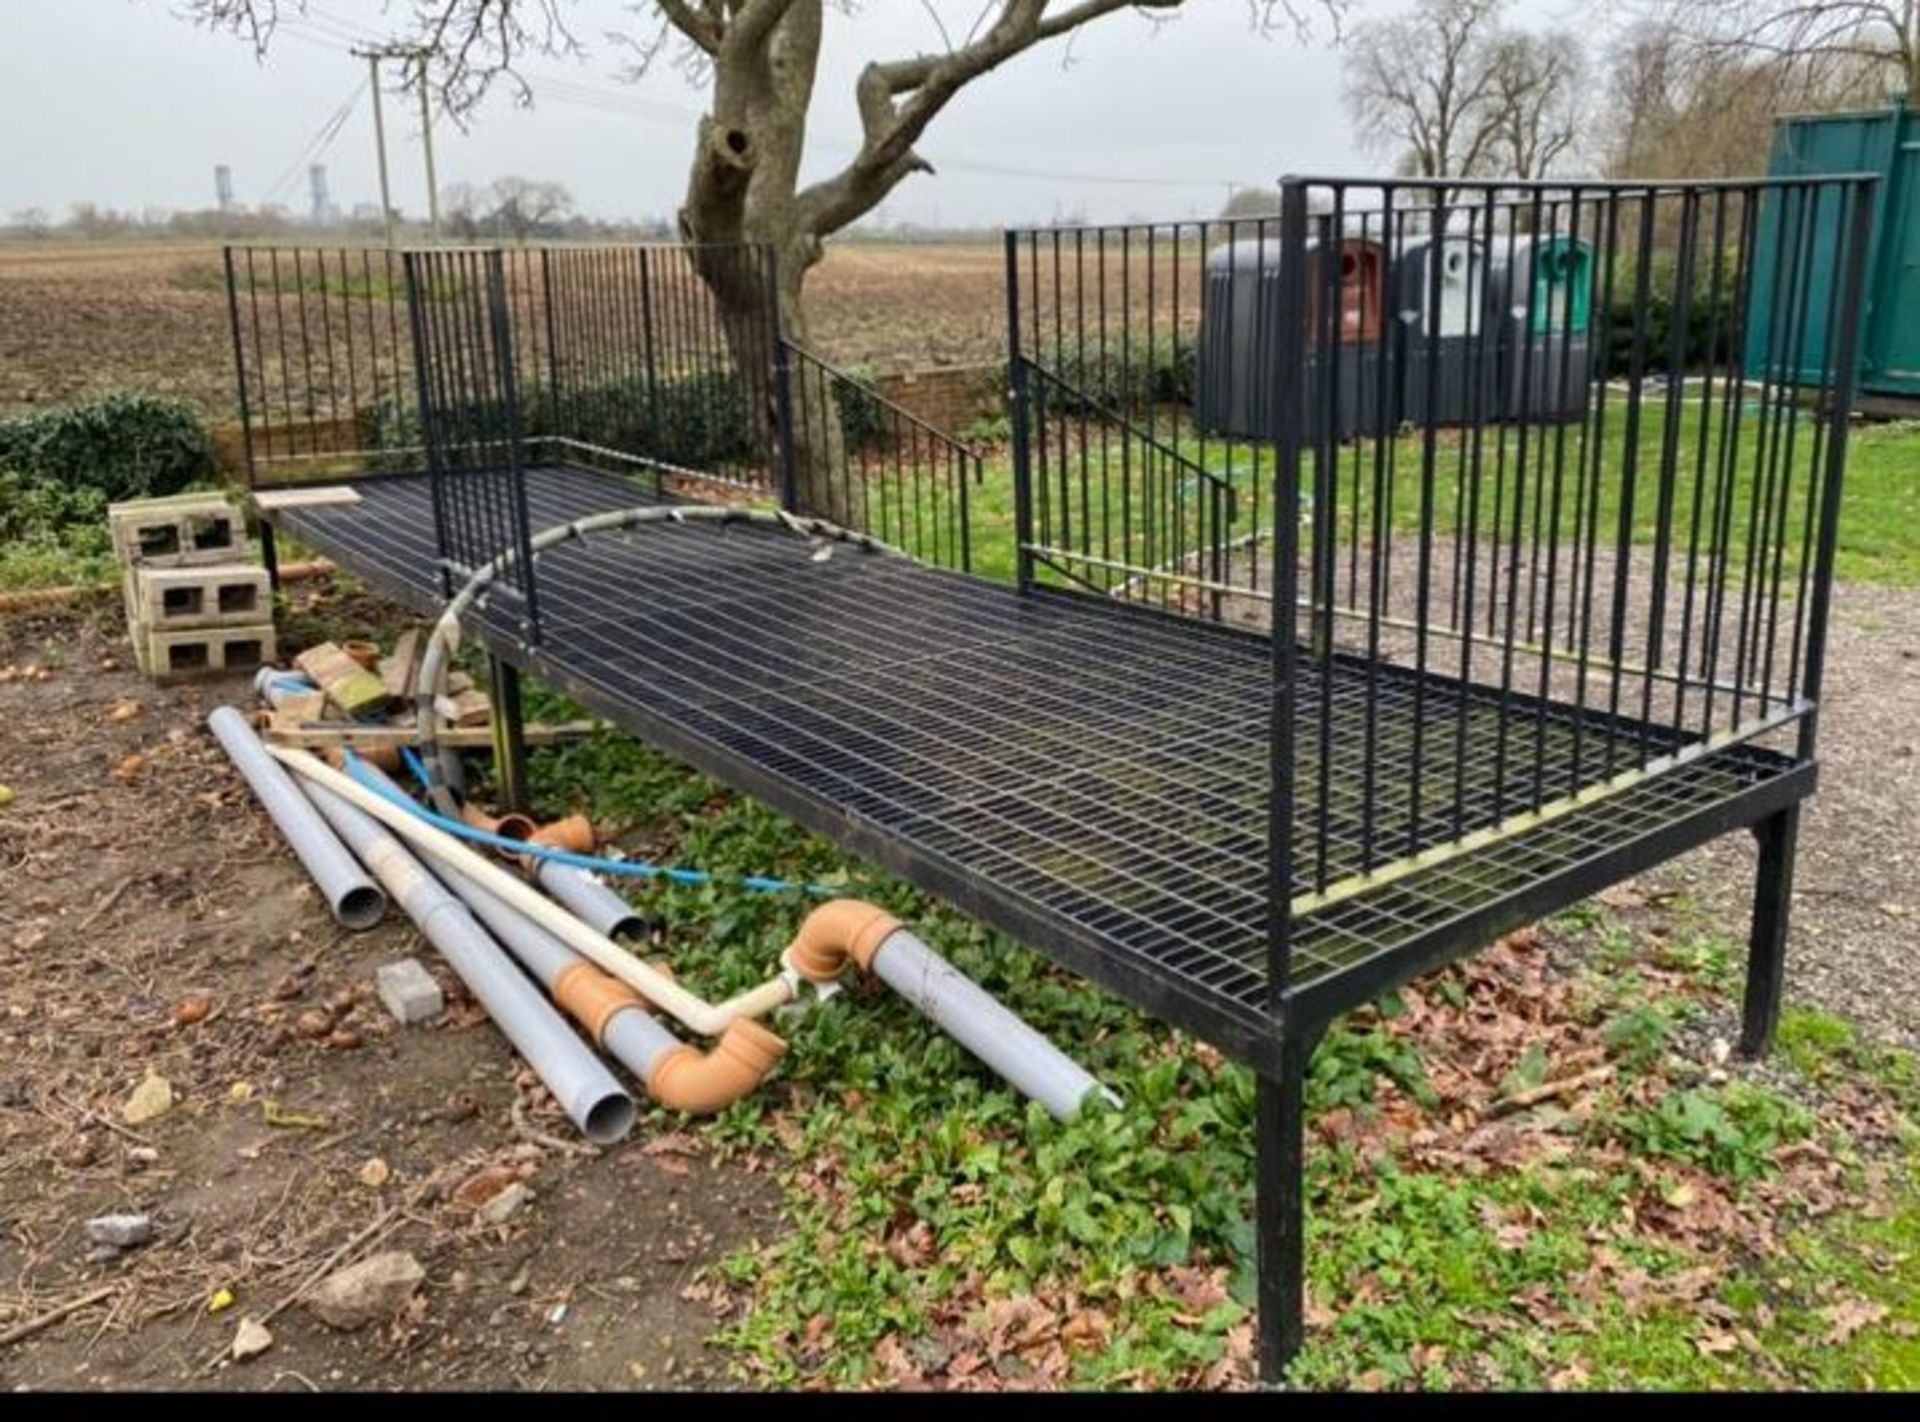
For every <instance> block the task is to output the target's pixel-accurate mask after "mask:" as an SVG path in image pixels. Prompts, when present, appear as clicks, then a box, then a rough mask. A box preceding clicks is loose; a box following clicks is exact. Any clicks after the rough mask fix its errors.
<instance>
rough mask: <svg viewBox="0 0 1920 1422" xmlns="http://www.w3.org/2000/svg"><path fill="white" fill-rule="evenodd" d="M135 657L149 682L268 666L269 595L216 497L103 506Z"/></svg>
mask: <svg viewBox="0 0 1920 1422" xmlns="http://www.w3.org/2000/svg"><path fill="white" fill-rule="evenodd" d="M107 523H108V526H109V528H110V529H111V531H112V534H113V551H114V556H115V558H116V559H117V560H118V561H119V564H120V573H121V586H122V588H123V589H124V591H125V593H126V602H127V635H128V637H129V638H130V639H131V640H132V642H133V655H134V660H135V661H136V662H137V663H138V664H139V666H140V670H141V671H142V672H143V673H144V674H145V675H146V676H148V677H150V678H152V679H153V680H155V681H176V680H179V679H182V678H185V677H191V676H199V675H205V674H209V673H218V672H225V671H240V670H246V669H248V668H251V667H256V666H259V665H261V664H262V663H263V662H270V661H272V660H273V656H274V639H273V597H272V592H271V589H270V588H269V586H268V583H267V572H266V569H264V568H262V567H260V566H258V565H257V564H255V563H253V562H251V561H249V560H248V547H247V532H246V525H245V524H244V523H243V522H242V521H241V517H240V513H239V511H238V510H237V509H235V508H234V507H233V506H232V505H231V504H229V503H228V502H227V499H226V496H225V495H223V494H219V493H198V494H175V495H173V496H172V497H170V498H164V499H138V500H135V501H133V502H130V503H123V504H111V505H109V506H108V508H107Z"/></svg>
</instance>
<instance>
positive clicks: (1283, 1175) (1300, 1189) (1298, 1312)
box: [1253, 1038, 1314, 1385]
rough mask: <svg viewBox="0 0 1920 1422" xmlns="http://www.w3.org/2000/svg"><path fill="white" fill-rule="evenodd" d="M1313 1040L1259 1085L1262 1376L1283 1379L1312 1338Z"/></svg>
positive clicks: (1292, 1050)
mask: <svg viewBox="0 0 1920 1422" xmlns="http://www.w3.org/2000/svg"><path fill="white" fill-rule="evenodd" d="M1313 1046H1314V1042H1313V1040H1312V1039H1311V1038H1309V1039H1307V1040H1303V1041H1299V1042H1297V1043H1296V1044H1294V1045H1290V1046H1287V1047H1285V1048H1283V1050H1282V1053H1281V1063H1280V1070H1279V1072H1278V1074H1277V1075H1274V1076H1268V1075H1266V1074H1265V1073H1262V1074H1261V1076H1260V1077H1259V1079H1258V1081H1257V1083H1256V1085H1255V1107H1254V1120H1255V1127H1254V1129H1255V1132H1256V1139H1255V1145H1254V1149H1255V1166H1254V1198H1253V1217H1254V1243H1255V1247H1256V1249H1257V1250H1258V1260H1257V1267H1258V1271H1259V1295H1258V1306H1259V1310H1260V1316H1259V1321H1258V1327H1259V1332H1260V1380H1261V1382H1263V1383H1267V1384H1269V1385H1273V1384H1278V1383H1280V1382H1281V1381H1282V1380H1283V1379H1284V1377H1285V1373H1286V1367H1287V1364H1289V1363H1291V1362H1292V1361H1293V1359H1294V1355H1295V1354H1297V1353H1298V1352H1299V1351H1300V1346H1301V1344H1302V1343H1303V1342H1304V1341H1305V1339H1306V1306H1307V1293H1306V1290H1307V1282H1306V1224H1307V1206H1306V1191H1307V1181H1306V1114H1307V1113H1306V1097H1307V1064H1308V1063H1309V1062H1310V1061H1311V1060H1312V1057H1313Z"/></svg>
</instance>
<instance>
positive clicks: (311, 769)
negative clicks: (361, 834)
mask: <svg viewBox="0 0 1920 1422" xmlns="http://www.w3.org/2000/svg"><path fill="white" fill-rule="evenodd" d="M268 753H269V754H270V755H272V756H273V758H274V759H275V760H277V761H279V762H280V763H281V764H282V765H284V766H286V767H287V768H288V769H289V770H293V771H296V772H298V773H299V774H300V775H302V776H304V777H305V778H306V779H307V780H309V781H312V782H317V783H318V784H320V785H323V786H325V787H326V788H327V789H329V790H331V791H333V792H334V793H335V794H336V795H338V796H340V798H341V799H343V800H345V801H347V802H348V803H349V804H351V805H353V806H354V807H356V808H357V809H360V810H363V811H365V812H366V813H367V814H369V815H371V816H372V817H373V818H374V819H376V820H378V821H380V823H382V824H383V825H385V826H386V827H387V828H388V829H390V830H392V831H393V832H394V833H395V834H397V835H399V836H400V837H401V838H402V839H404V840H406V841H407V842H408V843H409V844H411V845H413V846H414V848H416V849H417V850H419V851H420V852H421V853H422V854H424V855H426V856H427V857H428V858H429V859H431V860H433V861H434V862H435V863H436V864H444V865H446V866H448V867H449V868H452V869H454V870H456V871H457V872H459V873H462V874H465V875H466V876H467V877H468V878H470V879H472V880H474V881H475V882H476V883H478V884H479V885H480V886H481V887H482V888H484V889H486V890H487V891H488V892H489V893H491V894H493V895H494V896H495V897H496V898H499V899H501V900H503V901H504V902H506V903H507V904H508V905H510V906H511V907H513V908H515V909H517V910H519V911H520V912H521V913H523V914H525V915H526V916H527V917H528V918H530V919H532V920H533V921H534V922H535V923H537V924H539V925H540V926H541V927H542V928H544V929H546V930H547V931H548V932H549V933H551V934H553V936H554V937H556V938H558V939H559V940H560V941H561V942H562V943H565V944H566V945H567V946H568V947H570V948H572V949H573V950H574V951H576V952H577V953H579V954H580V955H581V956H582V957H583V958H586V959H588V960H590V961H591V962H593V963H594V964H595V965H597V966H598V967H601V968H604V969H605V970H606V971H607V972H609V973H612V974H613V975H614V976H615V977H616V978H618V979H620V981H621V982H623V983H626V984H627V985H628V986H629V987H631V988H633V989H634V990H635V991H636V992H638V993H639V994H640V995H641V996H642V997H644V998H645V999H646V1000H647V1001H648V1002H650V1003H652V1004H653V1005H654V1006H655V1007H657V1008H659V1009H660V1010H661V1011H662V1012H664V1013H666V1014H667V1015H668V1016H670V1017H673V1018H675V1019H676V1020H678V1021H679V1022H681V1023H684V1024H685V1025H686V1026H687V1028H689V1029H690V1030H691V1031H693V1032H695V1033H697V1034H698V1035H699V1036H702V1037H718V1036H719V1035H720V1034H721V1033H722V1032H724V1031H725V1030H726V1028H727V1024H728V1023H729V1022H732V1021H734V1020H736V1019H737V1018H741V1017H764V1016H766V1014H767V1013H769V1012H771V1011H773V1009H774V1008H776V1007H779V1006H781V1005H782V1004H783V1003H787V1002H790V1001H792V1000H793V997H794V992H795V988H794V985H793V983H792V982H791V981H790V980H789V979H788V978H787V977H785V976H781V977H774V978H769V979H768V980H767V981H766V982H764V983H762V984H760V986H759V987H756V988H750V989H749V990H747V991H746V992H743V993H741V994H740V995H739V996H738V997H733V998H729V999H728V1000H727V1001H726V1002H722V1003H710V1002H707V1001H706V1000H704V999H703V998H700V997H696V996H695V995H694V994H693V993H691V992H688V991H687V990H686V989H685V988H683V987H681V986H680V984H679V983H677V982H675V981H674V980H673V979H672V978H670V977H668V976H667V975H666V974H665V973H662V972H659V971H658V970H656V969H654V968H651V967H649V966H648V965H647V964H645V963H643V962H641V961H640V960H639V959H638V958H636V957H634V956H633V954H631V953H629V952H628V951H627V950H626V949H624V948H622V947H621V946H620V945H619V944H617V943H614V942H613V941H611V940H610V939H608V938H607V937H606V936H605V935H603V934H599V933H595V932H594V931H593V930H592V929H591V928H588V927H587V926H586V925H585V924H584V923H582V922H580V920H579V919H577V918H575V917H574V916H573V915H572V914H570V913H568V912H567V911H566V910H565V909H563V908H561V907H560V906H559V905H558V904H556V903H554V902H553V901H552V900H551V899H548V898H546V897H545V896H544V895H542V894H541V893H539V892H538V891H537V890H535V889H534V888H532V887H531V886H530V885H528V884H527V883H526V882H524V881H523V880H521V879H519V878H517V877H516V876H514V875H512V874H509V873H508V872H507V871H506V870H504V869H502V868H500V867H499V866H497V865H495V864H491V863H489V862H488V861H487V860H485V859H483V858H482V857H481V856H479V855H478V854H475V853H474V852H473V851H472V850H470V849H468V848H467V847H466V846H465V845H464V844H462V843H460V841H459V840H457V839H455V838H454V837H453V836H452V835H450V834H447V833H446V832H445V831H444V830H439V829H436V828H435V827H434V826H432V825H430V824H427V823H425V822H424V821H423V820H421V819H420V817H419V816H417V815H415V814H413V813H412V812H411V811H409V810H407V809H404V808H402V807H401V806H399V805H396V804H394V803H393V802H392V801H390V800H388V799H386V798H385V797H384V796H382V795H380V794H378V793H377V792H375V791H372V790H369V789H367V788H366V787H365V786H364V785H360V784H358V783H356V782H355V781H354V780H352V779H350V778H349V777H347V776H345V775H342V774H341V773H340V772H339V771H337V770H335V769H334V768H333V767H332V766H329V765H326V764H324V763H323V762H321V761H320V760H318V759H316V758H315V757H314V756H312V755H310V754H308V753H307V752H306V751H300V750H291V749H288V748H286V747H284V746H274V747H270V748H269V751H268Z"/></svg>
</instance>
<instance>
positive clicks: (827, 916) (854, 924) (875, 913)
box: [786, 899, 903, 983]
mask: <svg viewBox="0 0 1920 1422" xmlns="http://www.w3.org/2000/svg"><path fill="white" fill-rule="evenodd" d="M902 926H903V925H902V924H901V922H900V920H899V919H897V918H895V917H894V916H893V915H892V914H890V913H888V912H887V911H886V910H885V909H883V908H875V907H874V906H873V905H872V904H867V903H862V902H860V900H858V899H832V900H830V901H828V902H827V903H824V904H822V905H820V907H819V908H817V909H815V910H814V911H813V912H812V913H810V914H808V915H807V917H806V921H805V922H804V923H802V924H801V925H800V931H799V932H798V933H797V934H795V935H794V938H793V942H792V943H790V944H788V945H787V952H786V960H787V962H788V963H790V964H791V965H792V966H793V970H794V971H795V972H797V973H798V974H800V976H801V977H803V978H806V979H807V980H808V981H809V982H816V983H830V982H832V981H833V980H834V979H836V978H838V977H839V976H840V975H841V974H842V973H844V972H845V971H846V970H847V964H848V963H849V962H852V963H855V964H858V965H859V968H860V971H861V972H863V973H864V972H866V971H868V969H869V968H870V967H871V966H872V964H873V955H874V954H875V953H877V952H879V951H880V945H881V944H882V943H885V942H886V941H887V939H889V938H891V937H892V936H893V935H894V934H895V933H897V932H899V931H900V929H901V927H902Z"/></svg>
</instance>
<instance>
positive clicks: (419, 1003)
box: [373, 958, 447, 1027]
mask: <svg viewBox="0 0 1920 1422" xmlns="http://www.w3.org/2000/svg"><path fill="white" fill-rule="evenodd" d="M373 990H374V991H375V992H376V993H378V994H379V995H380V1001H381V1003H382V1005H384V1006H385V1007H386V1009H387V1011H389V1012H391V1013H392V1014H393V1015H394V1017H395V1018H396V1019H398V1020H399V1022H400V1023H401V1025H402V1026H406V1027H411V1026H413V1025H414V1024H415V1023H418V1022H425V1021H426V1020H427V1019H429V1018H431V1017H438V1016H439V1015H440V1013H441V1011H442V1010H443V1009H444V1008H445V1007H446V1005H447V1003H446V999H445V998H443V997H442V996H441V995H440V984H438V983H437V982H435V981H434V980H433V974H431V973H429V972H428V971H427V970H426V969H425V968H423V967H421V966H420V960H419V959H418V958H402V959H401V960H400V961H399V962H397V963H384V964H382V965H381V966H380V968H379V970H378V971H377V972H375V973H374V975H373Z"/></svg>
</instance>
